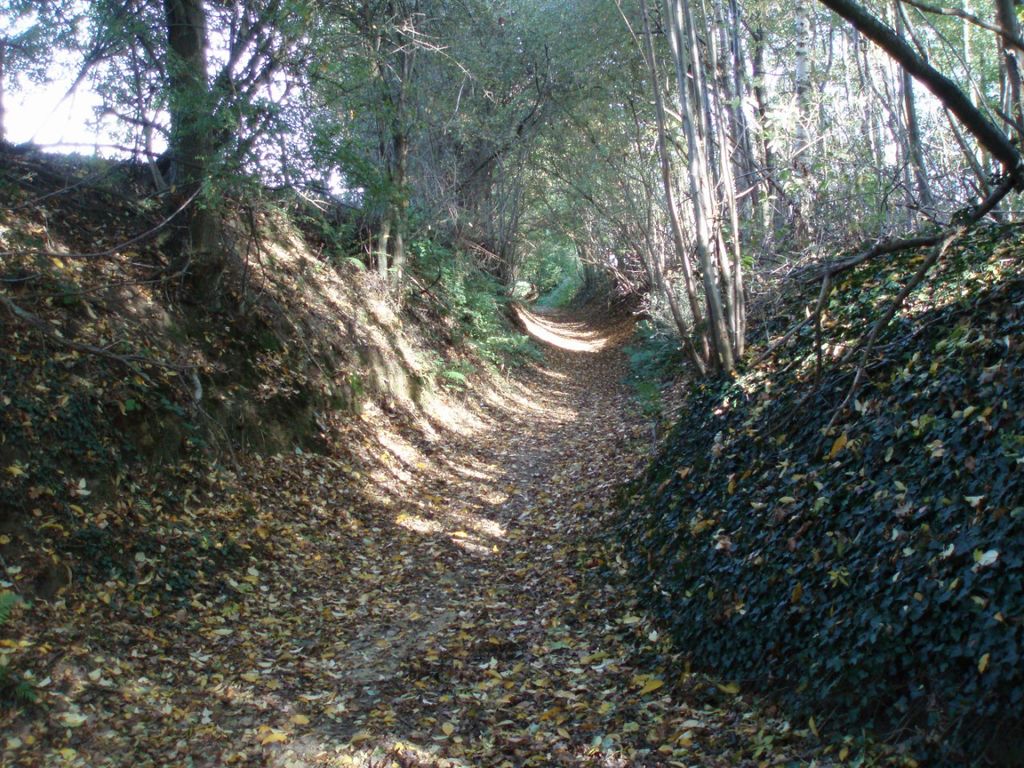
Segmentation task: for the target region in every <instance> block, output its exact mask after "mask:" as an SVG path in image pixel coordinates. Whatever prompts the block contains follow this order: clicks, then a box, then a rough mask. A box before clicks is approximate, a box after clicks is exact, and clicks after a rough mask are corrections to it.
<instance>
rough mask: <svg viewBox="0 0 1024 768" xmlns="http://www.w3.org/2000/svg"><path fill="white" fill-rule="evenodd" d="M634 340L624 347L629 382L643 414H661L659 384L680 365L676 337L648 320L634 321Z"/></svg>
mask: <svg viewBox="0 0 1024 768" xmlns="http://www.w3.org/2000/svg"><path fill="white" fill-rule="evenodd" d="M636 335H637V340H636V341H635V342H634V343H633V344H630V345H629V346H628V347H626V349H625V352H626V356H627V357H628V359H629V384H630V385H631V386H632V387H633V390H634V392H635V393H636V397H637V400H639V401H640V406H641V408H642V409H643V411H644V414H645V415H647V416H649V417H652V418H658V417H660V415H661V386H660V385H661V384H662V383H663V382H666V381H668V380H670V379H671V378H672V377H673V376H675V375H676V374H677V373H678V372H679V371H680V370H682V366H683V354H682V351H681V349H680V346H679V339H678V337H677V336H675V335H674V334H672V333H670V332H669V331H667V330H665V329H663V328H660V327H659V326H658V325H656V324H655V323H652V322H651V321H650V320H644V321H642V322H640V323H638V324H637V327H636Z"/></svg>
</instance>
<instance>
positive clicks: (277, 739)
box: [260, 731, 288, 746]
mask: <svg viewBox="0 0 1024 768" xmlns="http://www.w3.org/2000/svg"><path fill="white" fill-rule="evenodd" d="M284 741H288V734H287V733H285V732H284V731H270V733H268V734H267V735H266V736H264V737H263V738H262V739H260V744H263V745H264V746H266V745H267V744H280V743H281V742H284Z"/></svg>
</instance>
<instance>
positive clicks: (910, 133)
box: [894, 0, 935, 209]
mask: <svg viewBox="0 0 1024 768" xmlns="http://www.w3.org/2000/svg"><path fill="white" fill-rule="evenodd" d="M894 3H895V11H896V14H895V15H896V33H897V34H899V35H900V36H902V34H903V31H904V30H905V29H908V28H909V25H908V23H907V18H906V15H905V14H904V12H903V6H902V5H901V4H900V2H899V0H894ZM900 76H901V77H902V80H903V111H904V116H905V117H906V123H907V145H908V148H909V150H910V162H911V164H912V165H913V166H914V176H915V178H916V181H917V196H918V199H919V200H920V202H921V205H922V206H923V207H924V208H926V209H932V208H934V207H935V198H934V197H933V196H932V190H931V185H930V184H929V183H928V166H927V165H925V162H924V148H923V147H922V145H921V126H920V123H919V122H918V119H917V103H916V101H915V99H914V78H912V77H911V76H910V73H909V72H907V70H906V69H904V68H903V67H900Z"/></svg>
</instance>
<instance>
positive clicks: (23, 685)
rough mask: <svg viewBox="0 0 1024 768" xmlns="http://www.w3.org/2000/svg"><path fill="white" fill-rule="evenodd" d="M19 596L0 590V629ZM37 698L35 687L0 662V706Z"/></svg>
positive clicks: (9, 616)
mask: <svg viewBox="0 0 1024 768" xmlns="http://www.w3.org/2000/svg"><path fill="white" fill-rule="evenodd" d="M21 602H22V601H21V598H20V597H18V596H17V595H16V594H14V593H13V592H11V591H9V590H4V591H3V592H0V630H2V629H3V627H4V625H5V624H6V623H7V622H8V621H9V620H10V618H11V614H12V612H13V611H14V608H15V606H17V605H19V604H21ZM36 699H37V696H36V692H35V688H33V686H32V684H31V683H30V682H29V681H27V680H24V679H23V678H22V677H21V676H20V675H19V674H17V673H16V672H15V671H14V670H12V669H10V667H9V666H7V664H6V663H4V664H0V707H19V706H24V705H27V704H34V703H35V701H36Z"/></svg>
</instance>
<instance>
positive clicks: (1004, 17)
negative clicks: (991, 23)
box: [995, 0, 1024, 136]
mask: <svg viewBox="0 0 1024 768" xmlns="http://www.w3.org/2000/svg"><path fill="white" fill-rule="evenodd" d="M995 3H996V20H997V21H998V23H999V26H1000V27H1001V28H1002V29H1003V31H1004V32H1006V33H1007V35H1009V36H1012V37H1013V38H1014V39H1017V40H1019V39H1020V23H1019V22H1018V21H1017V13H1016V9H1015V8H1014V5H1015V4H1014V0H995ZM999 45H1000V48H1001V49H1002V54H1003V70H1004V72H1005V74H1006V80H1007V84H1008V86H1009V88H1008V91H1009V93H1008V97H1009V98H1008V101H1009V104H1008V105H1007V106H1008V107H1009V109H1007V110H1006V112H1007V114H1009V115H1010V116H1012V118H1013V121H1014V123H1016V125H1015V126H1014V127H1015V128H1016V131H1017V134H1018V136H1020V135H1022V134H1024V106H1022V104H1021V77H1020V64H1019V61H1018V55H1019V52H1018V51H1017V49H1016V48H1014V47H1013V46H1012V45H1010V44H1009V43H1008V42H1007V40H1006V37H1003V36H1002V35H1000V36H999Z"/></svg>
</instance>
